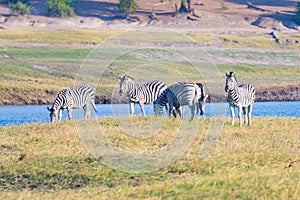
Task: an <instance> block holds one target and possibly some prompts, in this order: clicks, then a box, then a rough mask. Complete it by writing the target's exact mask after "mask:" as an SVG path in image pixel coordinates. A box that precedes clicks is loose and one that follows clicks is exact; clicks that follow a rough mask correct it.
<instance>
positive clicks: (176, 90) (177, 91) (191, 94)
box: [154, 82, 201, 120]
mask: <svg viewBox="0 0 300 200" xmlns="http://www.w3.org/2000/svg"><path fill="white" fill-rule="evenodd" d="M200 95H201V91H200V88H199V87H198V86H197V85H196V84H194V83H190V82H178V83H176V84H173V85H171V86H170V87H168V88H167V89H166V90H165V91H163V93H162V94H161V95H160V96H159V97H158V98H157V100H156V101H154V114H155V115H162V113H163V107H164V106H165V105H166V104H167V103H168V107H169V116H170V115H171V113H172V111H173V109H174V108H175V111H176V112H175V113H173V115H174V116H175V117H177V113H178V114H179V116H180V117H182V113H181V109H180V107H181V106H186V105H188V106H189V108H190V109H191V120H193V119H194V116H195V107H196V104H197V103H198V99H199V98H200Z"/></svg>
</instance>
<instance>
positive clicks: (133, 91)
mask: <svg viewBox="0 0 300 200" xmlns="http://www.w3.org/2000/svg"><path fill="white" fill-rule="evenodd" d="M138 86H139V85H138V84H136V83H129V84H128V87H129V90H128V91H127V94H128V96H130V97H135V96H136V91H137V89H138Z"/></svg>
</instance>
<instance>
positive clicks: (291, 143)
mask: <svg viewBox="0 0 300 200" xmlns="http://www.w3.org/2000/svg"><path fill="white" fill-rule="evenodd" d="M133 119H134V120H135V121H136V122H135V123H137V126H146V125H147V124H148V123H149V120H157V118H147V119H142V118H139V117H136V118H133ZM209 120H210V119H206V120H205V121H204V122H201V121H200V119H199V121H197V123H199V125H200V126H199V129H198V130H197V132H196V137H195V138H194V139H193V141H192V142H191V143H192V144H191V146H190V147H189V149H188V150H187V152H186V153H185V154H184V155H182V156H180V157H179V158H178V159H177V160H176V161H175V162H173V163H171V164H170V165H168V166H165V167H163V168H161V169H159V170H156V171H153V172H148V173H132V172H122V171H119V170H115V169H111V168H110V167H106V166H104V165H103V164H101V158H100V160H98V159H99V158H94V157H93V156H91V155H90V154H89V151H88V150H87V149H86V148H85V146H84V145H83V144H82V141H81V140H80V139H79V137H78V133H77V131H76V126H75V122H62V123H56V124H35V125H22V126H18V127H10V126H8V127H3V128H0V134H1V143H0V145H1V147H0V155H1V157H0V165H1V166H0V169H1V171H0V191H1V193H2V194H1V195H2V198H4V199H16V198H22V199H40V198H46V199H62V198H67V199H94V198H95V199H99V198H101V199H111V198H113V199H117V198H118V199H137V198H138V199H145V198H150V199H162V198H165V199H174V198H179V199H199V198H207V199H212V198H213V199H236V198H241V199H255V198H257V199H270V198H275V199H297V198H298V197H299V195H300V190H299V188H300V187H299V184H300V182H299V172H300V157H299V150H300V143H299V136H298V133H299V132H300V120H299V118H276V117H268V118H253V126H251V127H247V126H244V127H242V128H239V127H238V126H237V125H236V126H234V127H230V126H229V121H230V119H226V120H225V124H224V127H223V129H222V134H221V136H220V138H219V140H218V142H217V143H216V145H215V146H214V148H212V150H211V152H210V153H209V154H208V155H207V156H206V157H205V158H203V159H200V158H199V150H200V146H201V143H202V142H203V137H204V136H205V134H206V130H207V128H208V126H209ZM98 123H99V124H101V127H102V129H103V130H105V131H106V135H107V136H108V137H109V138H110V139H111V141H112V142H113V143H114V144H116V145H117V146H119V147H120V148H122V149H125V148H126V150H129V151H133V152H136V151H139V150H142V151H152V150H156V149H160V148H162V147H163V146H164V145H166V144H168V143H169V142H170V141H171V140H172V138H173V137H174V132H176V129H177V128H178V121H177V120H172V119H170V120H167V123H165V126H164V128H163V129H162V132H161V134H159V135H157V136H153V137H150V138H147V139H142V138H136V137H132V136H129V135H127V134H126V133H124V132H122V131H120V130H119V129H118V126H119V123H118V119H113V118H102V119H99V121H98ZM176 127H177V128H176ZM175 135H176V133H175ZM170 139H171V140H170Z"/></svg>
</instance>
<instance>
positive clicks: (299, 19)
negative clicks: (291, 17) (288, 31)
mask: <svg viewBox="0 0 300 200" xmlns="http://www.w3.org/2000/svg"><path fill="white" fill-rule="evenodd" d="M295 21H296V23H297V24H299V25H300V2H298V3H297V6H296V15H295Z"/></svg>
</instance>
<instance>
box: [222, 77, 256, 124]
mask: <svg viewBox="0 0 300 200" xmlns="http://www.w3.org/2000/svg"><path fill="white" fill-rule="evenodd" d="M225 75H226V86H225V92H228V98H227V101H228V103H229V107H230V111H231V126H233V124H234V107H238V110H239V113H238V117H239V120H240V127H241V126H242V110H243V112H244V123H246V115H247V116H248V125H249V126H250V125H251V112H252V106H253V103H254V100H255V89H254V87H252V86H251V85H250V84H243V85H240V86H238V83H237V80H236V78H235V73H234V72H230V73H229V74H228V73H226V74H225ZM247 108H248V110H247Z"/></svg>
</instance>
